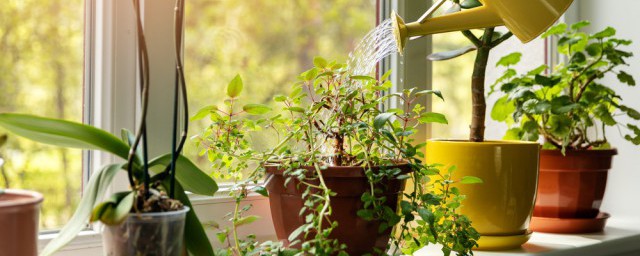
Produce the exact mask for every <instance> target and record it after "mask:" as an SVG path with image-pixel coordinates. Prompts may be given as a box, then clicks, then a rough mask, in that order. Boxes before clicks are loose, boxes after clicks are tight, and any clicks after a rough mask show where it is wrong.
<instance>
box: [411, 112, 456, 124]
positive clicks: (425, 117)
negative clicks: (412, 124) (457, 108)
mask: <svg viewBox="0 0 640 256" xmlns="http://www.w3.org/2000/svg"><path fill="white" fill-rule="evenodd" d="M418 122H420V123H421V124H426V123H440V124H448V123H449V122H448V121H447V118H446V117H445V116H444V115H443V114H440V113H435V112H428V113H422V114H421V115H420V117H419V118H418Z"/></svg>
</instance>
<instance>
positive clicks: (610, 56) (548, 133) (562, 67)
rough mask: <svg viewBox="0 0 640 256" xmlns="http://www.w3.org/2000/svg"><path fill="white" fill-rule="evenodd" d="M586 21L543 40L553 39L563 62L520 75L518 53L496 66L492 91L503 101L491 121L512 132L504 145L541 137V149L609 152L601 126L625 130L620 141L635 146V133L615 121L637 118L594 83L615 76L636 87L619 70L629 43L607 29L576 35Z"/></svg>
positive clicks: (638, 133)
mask: <svg viewBox="0 0 640 256" xmlns="http://www.w3.org/2000/svg"><path fill="white" fill-rule="evenodd" d="M588 25H589V22H588V21H582V22H578V23H575V24H573V25H571V26H568V25H567V24H564V23H562V24H558V25H556V26H554V27H552V28H550V29H549V30H548V31H547V32H546V33H544V34H543V35H542V37H556V38H557V39H558V53H560V54H561V55H562V56H564V57H565V58H566V60H567V61H566V62H565V63H560V64H558V65H557V66H555V67H554V68H553V70H552V71H551V72H550V74H545V73H544V72H545V71H547V70H548V69H549V67H547V66H546V65H541V66H539V67H537V68H536V69H534V70H531V71H529V72H527V73H524V74H522V75H517V72H516V71H515V70H514V69H513V68H512V66H513V65H515V64H517V63H518V62H519V61H520V56H521V54H520V53H517V52H516V53H512V54H509V55H507V56H505V57H503V58H502V59H501V60H500V61H499V62H498V63H497V65H498V66H503V67H505V68H507V69H506V71H505V73H504V75H503V76H502V77H501V78H499V79H498V80H497V81H496V83H495V84H494V85H493V86H492V90H493V89H494V87H499V88H498V89H499V90H500V91H502V92H504V93H505V94H506V95H505V96H503V97H502V98H500V99H499V100H498V101H497V102H496V104H495V105H494V107H493V110H492V113H491V116H492V118H493V119H495V120H497V121H501V122H505V123H507V124H509V125H510V126H513V127H512V128H511V129H509V130H508V131H507V134H506V136H505V139H520V140H528V141H537V140H538V138H539V136H542V137H544V142H545V148H555V149H561V150H562V151H563V152H564V151H565V150H567V149H568V150H585V149H597V148H608V147H610V146H609V144H608V142H607V136H606V134H605V127H606V126H616V127H618V129H619V130H621V131H623V130H626V131H627V133H628V134H626V135H625V136H624V138H625V139H627V140H628V141H631V142H632V143H634V144H635V145H640V128H638V126H636V125H634V124H632V123H628V124H626V125H623V124H620V123H619V122H618V121H617V120H616V119H617V118H618V117H620V116H628V117H630V118H631V119H634V120H640V113H639V112H638V111H636V110H634V109H632V108H630V107H628V106H625V105H623V104H622V103H621V101H622V96H621V95H619V94H616V92H615V90H613V89H612V88H610V87H609V86H607V85H604V84H601V83H599V82H598V81H599V79H601V78H603V77H605V76H606V75H607V74H615V75H616V76H617V78H618V80H619V81H620V82H621V83H623V84H627V85H629V86H634V85H635V84H636V82H635V80H634V79H633V77H632V76H631V75H630V74H628V73H626V72H624V71H623V70H621V69H620V68H621V67H624V66H628V64H627V62H626V60H627V59H628V58H629V57H631V56H633V54H632V53H631V52H628V51H625V50H623V49H621V48H622V47H623V46H628V45H630V44H631V41H629V40H624V39H619V38H616V37H615V34H616V30H615V29H614V28H611V27H607V28H606V29H604V30H602V31H600V32H597V33H594V34H587V33H584V32H580V29H581V28H583V27H586V26H588Z"/></svg>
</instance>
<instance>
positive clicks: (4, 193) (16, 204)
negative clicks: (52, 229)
mask: <svg viewBox="0 0 640 256" xmlns="http://www.w3.org/2000/svg"><path fill="white" fill-rule="evenodd" d="M7 138H8V136H7V135H6V134H2V135H0V148H2V146H3V145H4V144H5V143H6V142H7ZM3 165H4V159H3V158H2V155H1V154H0V171H1V172H2V176H3V178H4V179H5V184H4V188H0V227H3V228H2V231H1V232H0V252H2V253H3V254H7V255H37V254H38V225H39V222H38V219H39V217H40V205H41V203H42V200H43V197H42V194H40V193H37V192H33V191H28V190H20V189H9V185H8V181H7V180H6V179H7V177H6V175H5V173H4V169H3V167H2V166H3Z"/></svg>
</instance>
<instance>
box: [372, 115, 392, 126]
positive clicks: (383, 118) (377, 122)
mask: <svg viewBox="0 0 640 256" xmlns="http://www.w3.org/2000/svg"><path fill="white" fill-rule="evenodd" d="M394 115H395V113H382V114H379V115H378V116H376V117H375V118H374V119H373V128H375V129H376V130H380V128H382V126H384V124H385V123H386V122H387V121H389V119H390V118H391V117H392V116H394Z"/></svg>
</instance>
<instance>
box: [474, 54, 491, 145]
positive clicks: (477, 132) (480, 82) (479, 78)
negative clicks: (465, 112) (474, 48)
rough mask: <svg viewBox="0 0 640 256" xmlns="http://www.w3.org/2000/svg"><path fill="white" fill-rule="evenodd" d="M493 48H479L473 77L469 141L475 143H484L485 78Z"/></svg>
mask: <svg viewBox="0 0 640 256" xmlns="http://www.w3.org/2000/svg"><path fill="white" fill-rule="evenodd" d="M490 52H491V46H489V45H482V46H481V47H479V48H478V53H477V55H476V61H475V63H474V66H473V76H472V77H471V104H472V111H471V126H470V127H469V128H470V130H471V131H470V133H469V140H470V141H473V142H482V141H484V119H485V112H486V109H487V103H486V101H485V97H484V78H485V73H486V70H487V63H488V62H489V53H490Z"/></svg>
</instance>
